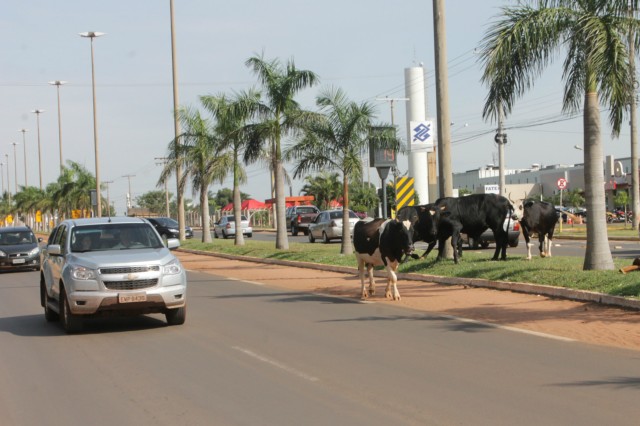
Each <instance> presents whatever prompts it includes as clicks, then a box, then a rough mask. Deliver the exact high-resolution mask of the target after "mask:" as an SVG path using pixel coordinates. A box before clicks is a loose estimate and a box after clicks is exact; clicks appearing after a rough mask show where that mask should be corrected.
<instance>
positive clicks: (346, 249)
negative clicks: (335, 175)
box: [340, 174, 353, 254]
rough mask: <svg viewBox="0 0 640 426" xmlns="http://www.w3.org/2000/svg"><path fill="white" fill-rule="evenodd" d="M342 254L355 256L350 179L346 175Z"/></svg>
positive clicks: (343, 189) (343, 203) (343, 195)
mask: <svg viewBox="0 0 640 426" xmlns="http://www.w3.org/2000/svg"><path fill="white" fill-rule="evenodd" d="M340 253H341V254H353V244H351V230H350V229H349V177H348V176H347V175H346V174H345V175H344V178H343V185H342V247H341V248H340Z"/></svg>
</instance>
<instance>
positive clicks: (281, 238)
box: [245, 56, 318, 250]
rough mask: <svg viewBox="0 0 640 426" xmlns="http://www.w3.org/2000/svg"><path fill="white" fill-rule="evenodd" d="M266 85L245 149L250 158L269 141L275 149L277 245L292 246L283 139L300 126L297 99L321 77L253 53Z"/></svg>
mask: <svg viewBox="0 0 640 426" xmlns="http://www.w3.org/2000/svg"><path fill="white" fill-rule="evenodd" d="M246 65H247V66H248V67H250V68H251V69H252V70H253V71H254V72H255V73H256V74H257V75H258V79H259V80H260V82H261V83H262V85H263V86H264V91H265V93H264V95H265V97H266V104H265V105H264V107H265V108H264V109H263V110H262V111H261V120H262V121H261V122H260V123H258V124H257V125H255V126H253V127H252V128H250V130H251V133H250V135H249V145H248V146H247V149H246V151H245V158H246V159H247V160H248V161H255V160H256V159H258V158H259V157H260V155H261V151H262V147H263V146H264V145H265V144H268V146H269V151H270V152H271V156H270V157H271V161H272V163H271V164H272V166H271V170H272V171H273V175H274V181H275V190H276V191H275V192H276V211H275V215H276V248H277V249H284V250H286V249H288V248H289V240H288V239H287V224H286V220H285V196H286V194H285V188H284V180H283V167H282V138H283V137H285V136H287V135H290V134H292V133H294V132H295V131H296V130H297V129H299V126H300V124H299V118H300V116H301V115H302V111H301V109H300V106H299V105H298V103H297V102H296V101H295V100H294V99H293V98H294V96H295V95H296V94H297V93H298V92H299V91H300V90H302V89H305V88H307V87H311V86H313V85H315V84H316V82H317V81H318V77H317V76H316V74H315V73H313V72H311V71H307V70H299V69H297V68H296V67H295V64H294V62H293V60H289V61H288V62H287V64H286V67H284V68H283V67H282V65H281V64H280V62H279V61H278V60H277V59H274V60H272V61H267V60H265V59H264V56H253V57H251V58H249V59H248V60H247V61H246Z"/></svg>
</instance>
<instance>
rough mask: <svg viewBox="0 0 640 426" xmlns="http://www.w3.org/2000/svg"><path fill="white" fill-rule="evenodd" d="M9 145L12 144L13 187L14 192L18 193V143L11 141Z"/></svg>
mask: <svg viewBox="0 0 640 426" xmlns="http://www.w3.org/2000/svg"><path fill="white" fill-rule="evenodd" d="M11 145H13V180H14V184H13V185H14V188H15V192H16V194H17V193H18V160H17V157H16V145H18V144H17V143H16V142H12V143H11Z"/></svg>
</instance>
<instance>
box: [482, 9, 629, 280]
mask: <svg viewBox="0 0 640 426" xmlns="http://www.w3.org/2000/svg"><path fill="white" fill-rule="evenodd" d="M631 3H632V7H633V8H634V9H635V8H636V6H637V3H638V2H637V1H636V0H633V1H631ZM627 8H628V6H627V0H541V1H536V2H533V1H530V2H528V3H527V2H522V3H520V4H518V5H517V6H511V7H504V8H503V9H502V16H501V17H500V18H499V19H498V20H497V21H496V22H495V23H494V24H493V25H492V26H491V27H490V28H489V30H488V32H487V33H486V35H485V37H484V39H483V41H482V46H481V54H482V61H483V63H484V66H485V70H484V74H483V77H482V80H483V82H485V83H486V84H488V86H489V94H488V95H487V100H486V102H485V105H484V110H483V116H484V117H485V118H491V119H496V117H497V116H498V114H499V111H500V109H504V111H505V113H509V112H511V111H512V108H513V105H514V103H515V100H516V98H517V97H520V96H522V95H523V94H524V92H525V91H526V90H527V89H528V88H530V87H531V86H532V85H533V82H534V79H535V77H537V76H538V75H539V74H540V73H541V72H542V70H543V68H544V67H545V66H547V65H549V64H550V63H551V62H552V60H553V56H554V53H557V52H559V51H560V49H561V48H562V49H564V50H562V51H563V52H565V51H566V57H565V60H564V64H563V79H564V81H565V88H564V99H563V111H564V112H574V111H578V110H580V105H581V100H582V102H583V105H584V106H583V108H584V112H583V123H584V165H585V172H584V174H585V186H586V187H585V193H586V206H587V209H588V211H589V217H590V220H589V221H588V223H587V249H586V253H585V258H584V265H583V268H584V269H585V270H608V269H613V259H612V257H611V250H610V248H609V242H608V235H607V227H606V216H605V194H604V172H603V167H602V164H603V148H602V140H601V135H600V111H599V103H602V104H603V105H605V106H606V107H608V108H609V122H610V123H611V127H612V134H613V136H614V137H616V136H618V134H619V133H620V126H621V124H622V122H623V116H624V111H625V108H626V106H627V105H628V104H629V102H630V101H631V100H632V99H633V98H632V96H633V90H634V89H633V85H632V82H633V81H634V79H633V78H632V75H631V73H630V64H629V52H628V49H627V45H626V40H627V36H628V34H629V33H630V32H631V33H633V34H635V37H637V34H638V30H639V29H640V25H639V22H638V21H637V20H636V19H633V18H631V17H629V16H628V11H627Z"/></svg>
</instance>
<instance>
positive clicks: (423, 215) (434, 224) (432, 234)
mask: <svg viewBox="0 0 640 426" xmlns="http://www.w3.org/2000/svg"><path fill="white" fill-rule="evenodd" d="M441 215H442V213H441V209H439V208H436V207H435V205H434V204H427V205H424V206H420V214H419V216H420V228H421V232H422V233H423V234H424V235H423V237H424V239H425V240H426V241H433V240H435V239H436V238H437V236H438V225H439V224H440V217H441Z"/></svg>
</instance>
